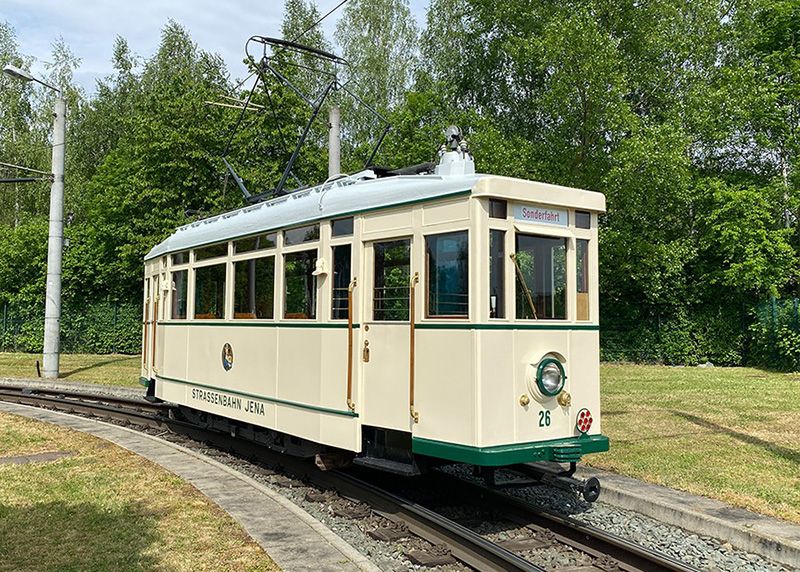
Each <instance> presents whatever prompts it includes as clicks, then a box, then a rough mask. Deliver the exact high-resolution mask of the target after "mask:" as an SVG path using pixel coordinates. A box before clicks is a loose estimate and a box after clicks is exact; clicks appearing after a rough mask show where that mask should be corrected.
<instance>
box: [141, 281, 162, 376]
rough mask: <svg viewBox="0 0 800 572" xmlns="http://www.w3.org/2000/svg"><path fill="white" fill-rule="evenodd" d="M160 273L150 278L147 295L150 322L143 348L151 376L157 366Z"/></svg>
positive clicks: (146, 329)
mask: <svg viewBox="0 0 800 572" xmlns="http://www.w3.org/2000/svg"><path fill="white" fill-rule="evenodd" d="M160 293H161V292H160V291H159V283H158V275H155V276H153V277H152V278H151V279H150V293H149V296H148V297H147V313H146V314H145V315H146V316H147V317H149V319H150V320H149V324H148V325H147V326H145V344H144V347H143V348H142V352H143V355H144V357H145V364H146V365H145V367H146V368H147V371H148V374H149V376H150V377H153V376H154V375H155V367H156V333H157V332H156V328H157V327H158V302H159V298H160Z"/></svg>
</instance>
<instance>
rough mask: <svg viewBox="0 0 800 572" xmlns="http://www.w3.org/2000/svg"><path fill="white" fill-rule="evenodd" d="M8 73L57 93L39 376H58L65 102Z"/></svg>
mask: <svg viewBox="0 0 800 572" xmlns="http://www.w3.org/2000/svg"><path fill="white" fill-rule="evenodd" d="M3 72H5V73H6V74H7V75H9V76H11V77H13V78H16V79H18V80H21V81H26V82H27V81H35V82H36V83H39V84H41V85H43V86H45V87H47V88H49V89H52V90H53V91H54V92H55V93H56V103H55V109H54V111H53V158H52V170H53V185H52V186H51V188H50V226H49V231H48V238H47V290H46V294H45V306H44V352H43V355H42V366H43V371H42V375H43V376H44V377H45V378H48V379H56V378H57V377H58V361H59V343H60V336H61V255H62V252H63V243H64V139H65V135H66V114H67V104H66V102H65V101H64V98H63V97H62V94H61V90H60V89H58V88H57V87H54V86H52V85H50V84H49V83H46V82H44V81H42V80H40V79H37V78H35V77H33V76H32V75H30V74H29V73H28V72H26V71H24V70H21V69H19V68H17V67H14V66H12V65H7V66H5V67H4V68H3Z"/></svg>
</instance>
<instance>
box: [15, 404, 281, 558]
mask: <svg viewBox="0 0 800 572" xmlns="http://www.w3.org/2000/svg"><path fill="white" fill-rule="evenodd" d="M45 451H68V452H72V453H74V455H73V456H70V457H63V458H61V459H59V460H56V461H51V462H47V463H32V464H27V465H19V464H10V463H5V464H0V556H2V557H0V572H5V571H8V572H11V571H14V572H26V571H31V572H32V571H34V570H35V571H40V570H41V571H50V570H52V571H60V570H115V571H123V572H124V571H126V570H131V571H133V570H171V571H176V572H179V571H186V572H189V571H212V570H213V571H215V572H226V571H231V572H233V571H238V570H247V571H253V572H255V571H263V572H266V571H273V570H278V567H277V566H276V565H275V564H274V563H273V562H272V560H271V559H270V558H269V556H267V555H266V554H265V553H264V551H263V550H262V549H261V548H260V547H259V546H258V545H257V544H256V543H255V542H254V541H253V540H251V539H250V537H249V536H248V535H247V534H246V533H245V532H244V530H242V528H241V527H240V526H239V525H238V524H237V523H236V522H235V521H234V520H233V519H232V518H231V517H230V516H228V515H227V514H226V513H224V512H223V511H222V510H220V509H219V508H218V507H217V506H216V505H214V504H212V503H211V502H210V501H208V500H207V499H206V498H205V497H204V496H203V495H202V494H200V493H199V492H198V491H197V490H196V489H195V488H193V487H192V486H190V485H188V484H186V483H185V482H183V481H182V480H181V479H179V478H178V477H176V476H174V475H172V474H170V473H168V472H166V471H164V470H163V469H161V468H159V467H157V466H156V465H154V464H152V463H150V462H149V461H146V460H145V459H143V458H141V457H138V456H137V455H134V454H133V453H130V452H128V451H125V450H124V449H122V448H120V447H117V446H115V445H112V444H111V443H108V442H106V441H103V440H100V439H97V438H95V437H92V436H90V435H86V434H82V433H78V432H75V431H71V430H68V429H65V428H61V427H57V426H54V425H48V424H45V423H39V422H36V421H32V420H30V419H26V418H23V417H18V416H15V415H8V414H0V457H5V456H15V455H22V454H30V453H39V452H45Z"/></svg>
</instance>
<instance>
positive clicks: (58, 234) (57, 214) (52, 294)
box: [42, 93, 67, 379]
mask: <svg viewBox="0 0 800 572" xmlns="http://www.w3.org/2000/svg"><path fill="white" fill-rule="evenodd" d="M66 115H67V104H66V102H65V101H64V98H63V97H61V94H60V93H58V94H57V95H56V104H55V111H54V113H53V117H54V119H53V163H52V169H53V185H52V187H51V188H50V228H49V232H48V238H47V292H46V295H45V306H44V353H43V355H42V365H43V369H44V372H43V376H44V377H45V378H46V379H56V378H58V365H59V356H60V354H59V349H60V348H59V346H60V338H61V256H62V253H63V243H64V140H65V139H66Z"/></svg>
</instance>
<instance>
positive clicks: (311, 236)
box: [283, 224, 319, 246]
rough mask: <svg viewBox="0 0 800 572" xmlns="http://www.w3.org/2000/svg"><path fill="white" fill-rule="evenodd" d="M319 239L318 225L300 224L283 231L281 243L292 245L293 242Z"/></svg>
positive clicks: (301, 242)
mask: <svg viewBox="0 0 800 572" xmlns="http://www.w3.org/2000/svg"><path fill="white" fill-rule="evenodd" d="M318 239H319V225H318V224H310V225H308V226H301V227H298V228H291V229H289V230H284V231H283V244H284V246H292V245H294V244H303V243H304V242H311V241H312V240H318Z"/></svg>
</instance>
